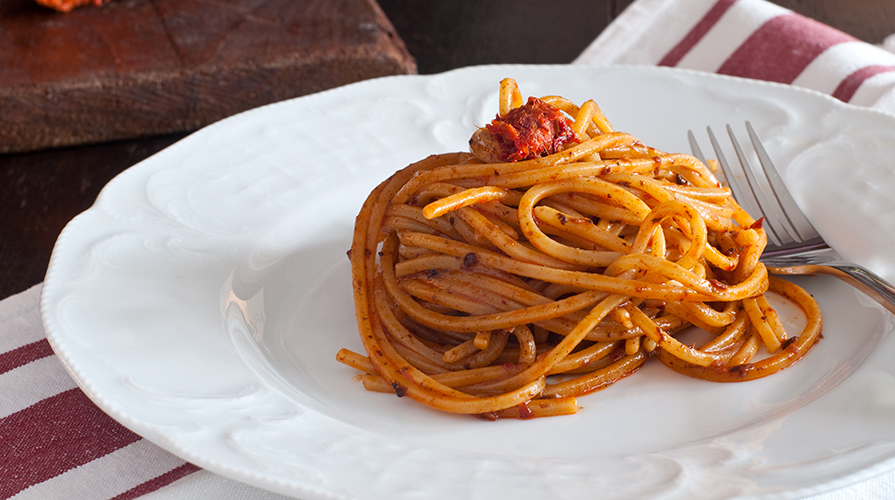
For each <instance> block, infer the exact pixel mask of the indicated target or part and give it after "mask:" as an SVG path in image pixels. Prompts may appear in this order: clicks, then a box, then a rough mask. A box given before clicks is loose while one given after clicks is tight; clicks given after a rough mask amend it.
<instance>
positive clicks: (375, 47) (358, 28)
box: [0, 0, 416, 152]
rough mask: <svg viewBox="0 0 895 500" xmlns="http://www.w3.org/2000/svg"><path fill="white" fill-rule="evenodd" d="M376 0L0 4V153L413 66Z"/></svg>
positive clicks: (170, 122) (171, 121) (210, 112)
mask: <svg viewBox="0 0 895 500" xmlns="http://www.w3.org/2000/svg"><path fill="white" fill-rule="evenodd" d="M415 72H416V66H415V63H414V61H413V58H412V57H411V56H410V54H409V53H408V52H407V50H406V48H405V47H404V44H403V42H402V41H401V40H400V38H399V37H398V35H397V34H396V33H395V30H394V28H393V27H392V25H391V23H390V22H389V21H388V19H387V18H386V17H385V15H384V14H383V13H382V11H381V10H380V9H379V6H378V5H377V4H376V3H375V1H374V0H339V1H334V0H113V1H112V3H109V4H107V5H105V6H103V7H93V6H89V7H82V8H79V9H76V10H74V11H72V12H70V13H68V14H62V13H57V12H55V11H52V10H49V9H45V8H42V7H40V6H38V5H36V4H35V3H34V2H33V1H32V0H0V152H20V151H29V150H36V149H43V148H48V147H58V146H67V145H74V144H84V143H94V142H101V141H109V140H115V139H125V138H134V137H142V136H147V135H157V134H165V133H172V132H184V131H191V130H195V129H197V128H200V127H202V126H204V125H207V124H209V123H212V122H214V121H217V120H219V119H221V118H224V117H227V116H230V115H232V114H234V113H238V112H240V111H244V110H246V109H250V108H254V107H257V106H261V105H263V104H268V103H271V102H276V101H280V100H283V99H288V98H291V97H297V96H301V95H305V94H309V93H312V92H317V91H320V90H324V89H328V88H332V87H336V86H339V85H344V84H347V83H351V82H355V81H358V80H363V79H367V78H373V77H378V76H384V75H391V74H408V73H415Z"/></svg>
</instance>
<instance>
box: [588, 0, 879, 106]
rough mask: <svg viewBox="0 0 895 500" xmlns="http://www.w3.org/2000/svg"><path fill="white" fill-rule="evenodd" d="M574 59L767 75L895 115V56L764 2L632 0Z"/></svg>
mask: <svg viewBox="0 0 895 500" xmlns="http://www.w3.org/2000/svg"><path fill="white" fill-rule="evenodd" d="M887 42H888V43H887V44H888V45H891V46H895V37H891V38H890V39H889V40H887ZM574 63H578V64H589V65H605V64H647V65H659V66H674V67H678V68H687V69H695V70H700V71H707V72H711V73H720V74H725V75H731V76H739V77H743V78H753V79H756V80H767V81H772V82H777V83H786V84H791V85H795V86H798V87H804V88H809V89H812V90H817V91H819V92H823V93H825V94H829V95H832V96H833V97H836V98H838V99H840V100H842V101H845V102H848V103H851V104H855V105H858V106H868V107H874V108H876V109H879V110H881V111H887V112H890V113H895V54H893V53H892V52H889V51H888V50H885V49H884V48H881V47H877V46H874V45H870V44H868V43H864V42H862V41H860V40H858V39H856V38H854V37H852V36H850V35H847V34H845V33H842V32H841V31H838V30H835V29H833V28H830V27H829V26H827V25H824V24H821V23H819V22H817V21H814V20H812V19H808V18H806V17H804V16H801V15H799V14H796V13H794V12H792V11H789V10H787V9H784V8H783V7H779V6H777V5H774V4H771V3H768V2H766V1H764V0H637V1H635V2H634V3H633V4H631V5H630V6H629V7H628V8H627V9H625V11H624V12H623V13H622V14H621V15H620V16H619V17H618V18H617V19H616V20H615V21H614V22H613V23H612V24H611V25H610V26H609V27H607V29H606V30H604V31H603V33H601V34H600V36H599V37H598V38H597V39H596V40H594V42H593V43H592V44H591V45H590V46H589V47H588V48H587V49H585V50H584V52H583V53H582V54H581V55H580V56H579V57H578V58H577V59H576V60H575V61H574Z"/></svg>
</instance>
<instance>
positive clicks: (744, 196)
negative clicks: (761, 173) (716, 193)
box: [706, 127, 782, 247]
mask: <svg viewBox="0 0 895 500" xmlns="http://www.w3.org/2000/svg"><path fill="white" fill-rule="evenodd" d="M706 131H707V132H708V134H709V141H711V143H712V148H713V149H714V150H715V157H716V159H717V160H718V164H719V165H720V166H721V170H722V171H723V172H724V177H725V178H726V179H727V186H728V187H729V188H730V190H731V192H733V198H734V199H735V200H736V201H737V203H739V204H740V206H742V207H743V208H744V209H746V212H747V213H749V214H750V215H752V216H753V217H761V216H762V214H763V213H764V212H763V211H762V209H761V206H760V205H761V204H760V203H759V202H758V199H757V198H756V196H755V194H754V191H752V192H751V193H747V191H746V190H745V189H743V185H742V182H741V181H739V180H738V178H737V175H736V173H735V172H734V171H733V167H732V166H731V164H730V163H729V162H728V161H727V158H726V157H725V156H724V151H723V150H722V149H721V145H720V144H719V143H718V139H717V138H716V137H715V133H714V132H713V131H712V128H711V127H706ZM734 147H735V148H738V147H739V145H738V144H737V143H736V141H735V140H734ZM737 155H738V156H740V164H741V165H740V166H741V168H742V170H743V172H747V171H748V170H749V169H748V168H747V167H746V166H745V165H743V164H742V160H743V158H745V157H744V156H743V155H742V154H741V151H740V150H739V149H738V150H737ZM746 180H747V182H748V174H747V176H746ZM750 191H751V189H750ZM764 229H765V232H766V233H767V235H768V239H769V240H770V241H771V244H773V245H775V246H778V247H779V246H782V243H781V241H780V238H779V237H778V236H777V233H776V232H775V230H774V227H772V225H770V224H765V225H764Z"/></svg>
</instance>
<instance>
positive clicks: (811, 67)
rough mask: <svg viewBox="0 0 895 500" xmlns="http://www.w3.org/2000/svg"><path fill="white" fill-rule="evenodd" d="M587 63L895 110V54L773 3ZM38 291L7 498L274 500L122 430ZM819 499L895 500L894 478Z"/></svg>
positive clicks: (14, 370) (21, 301) (9, 347)
mask: <svg viewBox="0 0 895 500" xmlns="http://www.w3.org/2000/svg"><path fill="white" fill-rule="evenodd" d="M575 63H578V64H593V65H598V64H599V65H603V64H649V65H666V66H678V67H683V68H691V69H698V70H704V71H710V72H717V73H724V74H728V75H736V76H743V77H748V78H757V79H763V80H772V81H776V82H783V83H789V84H792V85H798V86H802V87H807V88H811V89H816V90H819V91H821V92H826V93H828V94H831V95H834V96H836V97H838V98H839V99H842V100H843V101H847V102H851V103H854V104H858V105H863V106H873V107H875V108H878V109H882V110H888V111H891V112H895V90H893V89H895V55H893V54H892V53H890V52H887V51H886V50H883V49H881V48H879V47H875V46H872V45H869V44H866V43H862V42H860V41H858V40H856V39H854V38H852V37H850V36H848V35H845V34H843V33H841V32H838V31H836V30H833V29H831V28H829V27H827V26H824V25H822V24H820V23H817V22H815V21H812V20H810V19H806V18H804V17H801V16H799V15H796V14H793V13H792V12H790V11H787V10H785V9H782V8H780V7H777V6H775V5H772V4H769V3H767V2H765V1H763V0H637V1H635V2H634V3H633V4H632V5H631V6H630V7H629V8H628V9H626V10H625V12H624V13H623V14H622V15H621V16H620V17H619V18H618V19H617V20H616V21H615V22H613V24H611V25H610V26H609V27H608V28H607V29H606V30H605V31H604V32H603V33H602V34H601V35H600V37H599V38H597V39H596V40H595V41H594V43H593V44H592V45H591V46H589V47H588V48H587V49H586V50H585V51H584V52H583V53H582V54H581V56H580V57H579V58H578V59H576V61H575ZM39 294H40V285H38V286H35V287H34V288H31V289H29V290H27V291H25V292H23V293H21V294H18V295H15V296H12V297H9V298H7V299H5V300H3V301H0V499H5V498H16V499H31V498H33V499H41V500H44V499H50V500H52V499H84V500H88V499H90V500H92V499H96V500H106V499H118V500H124V499H134V498H141V499H144V500H177V499H194V498H215V499H222V500H249V499H251V500H275V499H283V498H284V497H282V496H280V495H277V494H274V493H270V492H267V491H263V490H259V489H257V488H254V487H251V486H247V485H244V484H241V483H238V482H235V481H232V480H229V479H226V478H223V477H221V476H218V475H215V474H212V473H210V472H207V471H204V470H201V469H199V468H198V467H196V466H194V465H192V464H189V463H187V462H185V461H183V460H181V459H180V458H177V457H175V456H173V455H171V454H169V453H167V452H165V451H164V450H162V449H161V448H158V447H157V446H155V445H153V444H152V443H149V442H147V441H146V440H144V439H142V438H140V437H139V436H137V435H135V434H133V433H132V432H130V431H128V430H127V429H125V428H124V427H122V426H121V425H119V424H118V423H117V422H115V421H113V420H112V419H111V418H109V417H108V416H107V415H105V414H104V413H103V412H102V411H100V410H99V409H98V408H97V407H96V406H94V405H93V404H92V403H91V402H90V401H89V400H88V399H87V397H86V396H84V394H83V393H82V392H81V391H80V390H78V388H77V386H76V385H75V383H74V382H73V381H72V379H71V378H70V377H69V376H68V374H67V373H66V371H65V370H64V368H63V366H62V364H61V363H60V362H59V361H58V360H57V359H56V357H55V356H54V354H53V352H52V350H51V349H50V346H49V344H48V343H47V340H46V337H45V334H44V331H43V328H42V326H41V321H40V315H39V311H38V307H39V306H38V301H39ZM812 498H813V499H814V500H851V499H862V500H873V499H880V500H882V499H892V498H895V473H889V474H885V475H883V476H880V477H878V478H874V479H871V480H868V481H865V482H863V483H860V484H857V485H854V486H852V487H849V488H845V489H841V490H837V491H834V492H830V493H826V494H823V495H819V496H816V497H812Z"/></svg>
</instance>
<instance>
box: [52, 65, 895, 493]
mask: <svg viewBox="0 0 895 500" xmlns="http://www.w3.org/2000/svg"><path fill="white" fill-rule="evenodd" d="M507 76H511V77H514V78H516V79H517V80H518V81H519V83H520V85H521V88H522V91H523V93H524V94H525V95H543V94H560V95H564V96H566V97H569V98H571V99H572V100H573V101H576V102H583V101H584V100H586V99H588V98H594V99H595V100H597V102H598V103H599V104H600V105H601V107H602V108H603V110H604V111H605V113H606V114H607V115H608V117H609V118H610V120H611V121H612V122H613V123H614V124H615V126H616V127H617V128H618V129H620V130H624V131H629V132H631V133H633V134H635V135H637V136H639V137H640V138H642V139H643V140H644V141H645V142H646V143H647V144H651V145H653V146H656V147H658V148H660V149H664V150H668V151H687V150H688V149H687V143H686V131H687V130H688V129H694V130H696V131H702V130H704V127H705V126H706V125H712V126H714V127H717V128H720V127H722V126H723V125H724V124H726V123H731V124H734V125H736V126H737V128H738V129H740V130H741V127H742V122H743V121H744V120H746V119H748V120H751V121H752V123H753V124H754V125H755V127H756V129H757V130H758V132H759V133H760V134H761V135H762V136H764V137H765V138H766V140H767V146H768V148H769V149H770V151H771V153H772V156H773V157H775V158H776V159H777V160H778V163H779V165H780V166H781V167H782V168H785V172H784V176H785V178H786V179H787V180H788V182H789V183H790V184H791V186H792V189H793V191H794V192H795V194H796V196H797V198H798V200H799V201H800V202H801V203H802V204H803V206H804V207H805V208H806V210H807V211H808V212H809V214H810V215H811V217H812V218H813V220H814V222H815V224H816V225H817V227H818V229H819V230H820V231H821V233H822V234H824V235H825V236H826V237H827V238H828V239H829V240H830V241H831V242H833V243H834V245H835V246H837V247H838V248H840V249H841V250H842V252H843V253H844V254H846V255H848V256H850V257H853V258H855V259H856V260H858V261H860V262H862V263H865V264H867V265H869V266H871V267H872V268H874V269H876V270H877V271H879V272H880V273H882V274H884V275H886V276H888V277H889V278H895V259H893V256H892V254H891V250H890V249H891V248H895V241H893V239H895V197H893V195H892V193H893V192H895V177H893V175H895V174H893V172H895V170H893V169H892V168H891V167H890V165H891V158H893V157H895V118H892V117H890V116H887V115H883V114H879V113H874V112H871V111H867V110H862V109H858V108H854V107H849V106H846V105H843V104H841V103H839V102H837V101H834V100H833V99H830V98H826V97H824V96H821V95H819V94H814V93H811V92H806V91H802V90H797V89H794V88H789V87H784V86H778V85H771V84H764V83H757V82H753V81H745V80H737V79H732V78H725V77H717V76H711V75H705V74H699V73H694V72H686V71H680V70H669V69H660V68H638V67H613V68H603V69H594V68H586V67H573V66H558V67H543V66H496V67H477V68H469V69H463V70H459V71H454V72H450V73H446V74H441V75H435V76H402V77H393V78H384V79H379V80H373V81H367V82H363V83H359V84H355V85H350V86H347V87H343V88H339V89H335V90H332V91H328V92H324V93H321V94H317V95H312V96H308V97H304V98H300V99H296V100H291V101H286V102H282V103H279V104H275V105H272V106H267V107H263V108H260V109H256V110H253V111H250V112H247V113H243V114H240V115H237V116H234V117H232V118H229V119H226V120H223V121H221V122H219V123H216V124H214V125H212V126H210V127H208V128H206V129H204V130H201V131H199V132H197V133H195V134H193V135H191V136H190V137H188V138H186V139H185V140H183V141H181V142H179V143H177V144H175V145H173V146H172V147H170V148H168V149H166V150H164V151H162V152H161V153H159V154H157V155H155V156H153V157H152V158H149V159H148V160H146V161H144V162H142V163H140V164H139V165H136V166H135V167H133V168H131V169H129V170H127V171H126V172H124V173H123V174H121V175H120V176H118V177H117V178H116V179H114V180H113V181H112V182H111V183H109V185H108V186H107V187H106V188H105V189H104V191H103V192H102V195H101V196H100V198H99V200H98V201H97V203H96V205H95V206H94V207H92V208H91V209H90V210H88V211H86V212H85V213H83V214H82V215H80V216H78V217H77V218H76V219H75V220H74V221H72V222H71V224H69V226H68V227H67V228H66V229H65V231H64V232H63V233H62V236H61V237H60V238H59V242H58V244H57V247H56V250H55V252H54V253H53V258H52V262H51V264H50V269H49V273H48V274H47V278H46V281H45V284H44V287H43V297H42V309H43V318H44V322H45V325H46V328H47V332H48V336H49V339H50V342H51V343H52V345H53V347H54V349H55V350H56V352H57V353H58V355H59V357H60V358H61V359H62V360H63V361H64V363H65V364H66V366H67V367H68V369H69V370H70V372H71V374H72V375H73V377H74V378H75V379H76V380H77V381H78V383H79V384H80V386H81V388H82V389H83V390H84V391H85V392H86V393H87V395H88V396H89V397H90V398H91V399H93V401H95V402H96V403H97V404H98V405H99V406H100V407H101V408H102V409H104V410H105V411H106V412H108V413H109V414H110V415H111V416H112V417H114V418H115V419H117V420H118V421H120V422H121V423H123V424H124V425H125V426H127V427H129V428H130V429H132V430H134V431H135V432H137V433H138V434H140V435H142V436H144V437H145V438H147V439H149V440H151V441H153V442H155V443H157V444H158V445H160V446H162V447H164V448H166V449H168V450H170V451H171V452H173V453H175V454H177V455H179V456H181V457H183V458H184V459H186V460H189V461H191V462H193V463H195V464H197V465H199V466H201V467H204V468H206V469H208V470H211V471H214V472H217V473H220V474H223V475H225V476H228V477H231V478H234V479H237V480H240V481H244V482H246V483H250V484H253V485H256V486H259V487H262V488H267V489H270V490H274V491H277V492H280V493H284V494H288V495H294V496H298V497H302V498H305V499H322V498H345V499H389V500H396V499H411V498H444V499H448V498H450V499H453V498H470V499H484V498H488V499H492V498H513V499H517V500H521V499H536V498H537V499H543V498H581V497H594V496H599V497H605V498H663V499H667V498H682V499H683V498H685V499H698V498H794V497H799V496H803V495H806V494H810V493H817V492H822V491H826V490H829V489H832V488H835V487H838V486H842V485H845V484H849V483H851V482H854V481H858V480H861V479H864V478H867V477H870V476H871V475H873V474H876V473H879V472H882V471H885V470H888V469H890V468H892V466H893V465H895V363H893V362H892V361H891V360H892V359H895V338H893V335H892V334H891V329H892V317H890V316H889V315H888V314H887V313H885V312H884V311H883V310H882V308H880V307H879V306H877V305H875V304H874V303H872V302H870V301H869V300H867V299H866V298H865V297H863V296H861V295H860V294H858V293H857V292H855V291H853V290H851V289H850V288H849V287H847V286H844V285H842V284H840V283H838V282H836V281H834V280H832V279H828V278H806V279H800V280H799V282H800V283H801V284H803V286H805V287H806V288H808V289H809V291H811V292H812V293H813V294H815V296H816V297H817V299H818V301H819V302H820V304H821V307H822V309H823V313H824V324H825V326H824V339H823V340H822V341H821V342H820V343H819V344H818V345H817V346H816V347H815V349H814V350H812V351H811V352H810V353H809V355H808V356H807V357H806V358H805V359H803V360H802V361H801V362H800V363H798V364H797V365H796V366H795V367H793V368H790V369H788V370H786V371H784V372H782V373H781V374H779V375H777V376H773V377H770V378H767V379H764V380H759V381H755V382H748V383H743V384H732V385H730V384H713V383H709V382H702V381H698V380H691V379H688V378H686V377H683V376H681V375H678V374H676V373H673V372H671V371H670V370H668V369H665V368H664V367H663V366H661V364H659V363H649V364H648V366H647V367H645V368H644V369H643V370H641V371H640V372H638V373H637V374H636V375H635V376H632V377H629V378H627V379H625V380H623V381H621V382H619V383H617V384H615V385H614V386H612V387H610V388H609V389H607V390H605V391H602V392H599V393H596V394H592V395H589V396H586V397H583V398H581V400H580V402H581V404H582V405H583V410H582V411H581V412H580V413H579V414H578V415H575V416H567V417H560V418H549V419H537V420H532V421H514V420H501V421H497V422H485V421H482V420H478V419H475V418H472V417H463V416H455V415H447V414H441V413H436V412H434V411H430V410H428V409H427V408H424V407H422V406H421V405H419V404H416V403H414V402H412V401H409V400H406V399H397V398H395V397H390V396H387V395H383V394H373V393H367V392H365V391H364V390H363V389H362V387H361V385H360V384H359V383H358V382H357V381H355V379H354V375H355V374H354V372H353V371H352V370H351V369H349V368H347V367H344V366H342V365H340V364H339V363H337V362H336V361H335V360H334V357H335V354H336V352H337V351H338V349H339V348H341V347H349V348H353V349H356V350H361V345H360V341H359V339H358V338H357V333H356V326H355V322H354V312H353V305H352V298H351V286H350V276H349V265H348V260H347V257H346V256H345V252H346V250H347V249H348V246H349V241H350V237H351V231H352V226H353V221H354V216H355V214H356V213H357V210H358V208H359V207H360V204H361V202H362V200H363V198H364V197H365V196H366V194H367V193H368V192H369V191H370V190H371V189H372V188H373V186H375V185H376V184H377V183H378V182H380V181H381V180H382V179H384V178H385V177H386V176H388V175H389V174H391V173H392V172H393V171H395V170H397V169H399V168H401V167H403V166H404V165H406V164H407V163H410V162H411V161H414V160H417V159H420V158H422V157H425V156H427V155H429V154H431V153H438V152H445V151H454V150H462V149H465V147H466V142H467V140H468V138H469V136H470V134H471V132H472V131H473V130H474V128H475V126H476V125H481V124H484V123H486V122H487V121H488V120H490V119H491V118H492V117H493V116H494V114H495V113H496V110H497V104H496V96H497V87H498V82H499V80H500V79H501V78H503V77H507ZM700 137H701V138H703V139H704V135H702V134H700ZM786 320H787V321H789V322H793V321H796V322H797V321H798V318H796V317H795V316H792V317H787V318H786Z"/></svg>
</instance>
